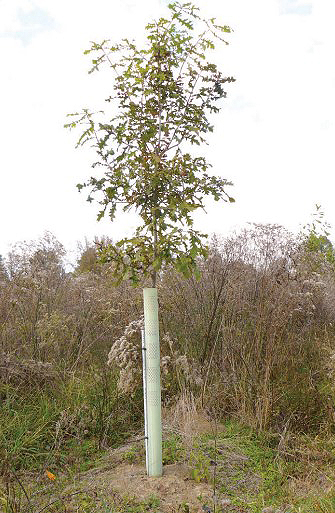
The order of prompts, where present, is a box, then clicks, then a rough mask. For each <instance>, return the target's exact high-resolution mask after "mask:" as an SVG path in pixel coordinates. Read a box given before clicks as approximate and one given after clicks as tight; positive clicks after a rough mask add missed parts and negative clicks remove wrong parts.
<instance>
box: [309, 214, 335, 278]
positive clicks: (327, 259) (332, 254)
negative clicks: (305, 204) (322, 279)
mask: <svg viewBox="0 0 335 513" xmlns="http://www.w3.org/2000/svg"><path fill="white" fill-rule="evenodd" d="M315 207H316V210H315V212H314V213H313V214H312V221H311V222H310V223H308V224H306V225H305V226H304V233H303V245H304V248H305V249H306V252H307V254H310V255H312V256H314V258H316V261H315V262H314V266H315V269H316V270H320V269H322V264H323V263H325V264H326V265H327V264H328V265H329V267H330V268H331V269H332V270H333V271H335V249H334V247H333V244H332V243H331V241H330V240H329V239H328V236H329V235H330V232H329V230H330V229H331V226H330V224H329V223H328V222H327V221H325V220H324V212H322V211H321V206H320V205H315Z"/></svg>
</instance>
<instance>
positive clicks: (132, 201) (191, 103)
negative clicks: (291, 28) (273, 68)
mask: <svg viewBox="0 0 335 513" xmlns="http://www.w3.org/2000/svg"><path fill="white" fill-rule="evenodd" d="M169 9H170V13H171V15H170V17H169V18H168V19H166V18H160V19H159V20H158V21H156V22H154V23H149V24H148V25H147V26H146V31H147V45H146V46H145V47H144V48H142V49H139V48H138V47H137V46H136V45H135V44H134V42H132V41H129V40H128V39H123V40H122V41H121V43H119V44H111V43H110V42H109V41H103V42H102V43H100V44H98V43H93V44H92V46H91V48H90V49H89V50H87V51H86V52H85V53H95V55H96V56H95V58H94V59H93V61H92V63H93V67H92V69H91V71H94V70H98V69H99V68H100V67H101V66H102V65H104V64H107V65H109V66H110V68H111V69H112V70H113V71H114V73H115V80H114V85H113V90H114V92H113V94H112V95H111V96H110V97H109V98H107V99H106V101H107V103H108V104H109V105H110V112H109V113H108V114H107V113H101V112H100V113H92V112H91V111H89V110H88V109H85V110H84V111H83V112H81V113H76V114H72V116H73V117H72V121H71V122H70V123H68V124H67V125H66V126H67V127H69V128H75V127H76V126H77V125H84V131H83V132H82V134H81V136H80V138H79V141H78V146H80V145H83V144H86V143H88V142H93V147H94V148H95V149H96V152H97V156H98V158H97V160H96V161H95V162H94V163H93V167H94V168H96V167H97V166H100V167H102V173H101V174H100V175H99V176H92V177H91V178H90V179H89V181H88V182H87V183H84V184H78V189H79V190H81V189H82V188H83V187H89V188H90V194H89V196H88V201H92V199H93V196H94V195H96V194H97V195H98V201H99V203H100V205H101V209H100V212H99V214H98V219H101V218H102V217H103V216H104V215H105V214H106V212H107V213H108V214H109V216H110V218H111V220H114V217H115V215H116V212H117V207H118V205H123V207H122V208H123V210H124V211H125V212H127V211H129V210H131V209H135V210H136V212H137V213H138V215H139V217H140V220H141V222H140V224H139V226H138V228H137V229H136V231H135V234H134V236H133V237H130V238H123V239H122V240H120V241H119V242H117V243H116V244H107V245H101V248H100V256H101V260H102V261H103V262H108V261H112V262H113V263H114V275H115V277H116V278H117V281H118V282H120V281H122V280H123V279H130V280H131V282H132V283H133V284H134V285H137V284H138V283H139V282H140V281H141V279H143V278H145V277H151V281H152V288H146V289H144V291H143V292H144V323H145V343H146V348H145V349H146V351H145V353H146V355H147V356H146V357H145V361H147V362H148V366H147V376H150V378H148V377H147V379H146V384H147V394H146V395H147V397H148V403H146V400H145V405H146V404H148V409H147V414H146V419H147V426H148V430H147V433H148V436H147V443H148V447H147V462H148V466H147V470H148V474H149V476H160V475H162V433H161V404H160V403H161V397H160V358H159V328H158V303H157V290H156V280H157V273H158V271H159V270H160V269H161V268H162V267H163V266H168V265H172V266H173V267H174V268H176V269H177V270H178V271H181V272H182V273H183V274H184V275H185V276H189V275H190V274H192V273H193V272H195V273H197V272H198V270H197V259H198V257H205V256H206V255H207V246H206V244H205V241H204V239H205V238H206V235H205V234H202V233H199V232H198V231H197V230H195V229H194V228H193V219H192V212H193V211H194V210H196V209H198V208H204V198H205V197H206V196H212V197H213V198H214V199H215V200H216V201H218V200H220V199H223V200H225V201H227V200H229V201H234V200H233V199H232V198H231V197H230V196H229V195H228V194H227V192H226V190H225V188H226V186H227V185H230V183H229V182H227V180H226V179H224V178H221V177H217V176H214V175H212V174H210V173H209V168H210V167H211V165H210V164H209V163H208V162H207V159H206V158H205V157H203V156H192V155H191V154H190V153H189V147H190V146H191V145H194V144H195V145H201V144H202V143H205V142H206V141H205V135H206V134H207V133H208V132H211V131H212V130H213V126H212V124H211V123H210V120H209V118H208V115H209V114H211V113H218V112H219V110H220V108H219V107H218V106H217V102H218V101H219V100H220V99H222V98H224V97H225V96H226V93H225V91H224V90H223V86H224V84H225V83H226V82H232V81H234V79H233V78H232V77H225V76H224V75H223V74H222V72H221V71H219V70H218V68H217V66H216V64H213V63H210V62H208V61H207V59H206V52H207V51H208V50H211V49H214V48H215V46H214V42H213V41H214V40H218V41H221V42H224V43H226V41H225V40H224V39H223V37H222V35H223V34H224V33H228V32H230V28H229V27H227V26H220V25H217V24H216V22H215V18H212V19H210V20H204V19H202V18H201V17H200V16H199V14H198V9H197V8H196V7H195V6H193V5H192V4H191V3H185V4H180V3H178V2H175V3H173V4H170V5H169ZM226 44H227V43H226Z"/></svg>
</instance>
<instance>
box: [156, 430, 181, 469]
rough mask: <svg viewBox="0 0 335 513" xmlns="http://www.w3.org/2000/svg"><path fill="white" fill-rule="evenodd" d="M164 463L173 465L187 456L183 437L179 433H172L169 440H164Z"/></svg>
mask: <svg viewBox="0 0 335 513" xmlns="http://www.w3.org/2000/svg"><path fill="white" fill-rule="evenodd" d="M162 449H163V464H164V465H171V464H172V463H176V462H178V461H180V460H182V459H183V458H184V457H185V449H184V447H183V444H182V439H181V437H180V436H178V435H175V434H173V435H171V436H170V437H169V438H168V439H167V440H163V447H162Z"/></svg>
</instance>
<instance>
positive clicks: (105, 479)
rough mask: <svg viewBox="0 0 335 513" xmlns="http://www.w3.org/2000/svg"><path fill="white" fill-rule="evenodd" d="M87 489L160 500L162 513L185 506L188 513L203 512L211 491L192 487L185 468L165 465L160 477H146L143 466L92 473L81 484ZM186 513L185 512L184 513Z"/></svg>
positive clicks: (203, 485) (201, 486)
mask: <svg viewBox="0 0 335 513" xmlns="http://www.w3.org/2000/svg"><path fill="white" fill-rule="evenodd" d="M80 484H81V486H83V487H84V488H86V489H90V488H92V487H93V488H94V489H95V490H96V491H97V492H99V490H103V492H104V494H105V495H107V496H108V495H112V492H114V491H116V492H118V493H120V494H122V495H125V494H126V495H127V496H129V497H136V499H138V500H147V499H148V498H149V497H152V496H154V497H158V498H160V501H161V502H160V507H159V509H160V510H161V511H162V512H164V513H172V512H173V511H176V512H177V511H178V508H179V511H183V510H182V509H180V507H181V506H182V505H183V504H188V506H189V510H190V512H192V513H193V512H194V513H198V512H203V509H202V506H203V504H205V503H206V502H211V499H212V496H213V490H212V488H211V486H210V485H208V484H207V483H195V482H194V481H193V480H191V479H190V473H189V469H188V467H187V466H186V465H185V464H183V463H175V464H172V465H165V466H164V471H163V476H162V477H156V478H155V477H148V476H147V475H146V469H145V466H143V465H138V464H127V463H124V464H121V465H118V466H117V467H116V468H115V469H110V470H107V469H95V470H91V471H89V472H87V473H86V475H85V476H82V478H81V480H80ZM184 511H186V510H184Z"/></svg>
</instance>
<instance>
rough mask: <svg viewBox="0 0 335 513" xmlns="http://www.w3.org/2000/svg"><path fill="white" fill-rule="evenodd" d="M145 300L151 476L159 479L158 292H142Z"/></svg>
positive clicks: (160, 445)
mask: <svg viewBox="0 0 335 513" xmlns="http://www.w3.org/2000/svg"><path fill="white" fill-rule="evenodd" d="M143 299H144V332H145V346H146V382H147V383H146V384H147V386H146V392H147V405H146V406H147V423H148V425H147V436H148V445H147V447H148V457H147V461H148V476H149V477H160V476H161V475H162V473H163V467H162V414H161V380H160V349H159V325H158V299H157V289H156V288H146V289H143Z"/></svg>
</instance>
